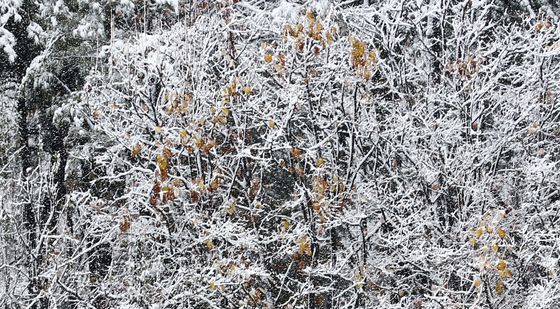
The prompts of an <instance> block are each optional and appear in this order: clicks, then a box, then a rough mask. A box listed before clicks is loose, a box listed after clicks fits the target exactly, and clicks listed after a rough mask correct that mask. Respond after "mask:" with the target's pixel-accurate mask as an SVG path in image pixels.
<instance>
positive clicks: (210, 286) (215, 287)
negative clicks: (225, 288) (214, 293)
mask: <svg viewBox="0 0 560 309" xmlns="http://www.w3.org/2000/svg"><path fill="white" fill-rule="evenodd" d="M208 288H209V289H210V290H216V289H217V288H218V285H217V284H216V282H214V281H210V283H209V284H208Z"/></svg>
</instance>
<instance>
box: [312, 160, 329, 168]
mask: <svg viewBox="0 0 560 309" xmlns="http://www.w3.org/2000/svg"><path fill="white" fill-rule="evenodd" d="M325 163H327V160H325V159H323V158H318V159H317V160H316V161H315V166H317V167H323V166H324V165H325Z"/></svg>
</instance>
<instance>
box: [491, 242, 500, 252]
mask: <svg viewBox="0 0 560 309" xmlns="http://www.w3.org/2000/svg"><path fill="white" fill-rule="evenodd" d="M492 251H494V253H498V251H500V247H499V246H498V244H496V243H494V244H493V245H492Z"/></svg>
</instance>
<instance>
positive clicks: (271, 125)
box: [268, 119, 276, 129]
mask: <svg viewBox="0 0 560 309" xmlns="http://www.w3.org/2000/svg"><path fill="white" fill-rule="evenodd" d="M268 127H269V128H271V129H275V128H276V122H274V120H272V119H270V120H268Z"/></svg>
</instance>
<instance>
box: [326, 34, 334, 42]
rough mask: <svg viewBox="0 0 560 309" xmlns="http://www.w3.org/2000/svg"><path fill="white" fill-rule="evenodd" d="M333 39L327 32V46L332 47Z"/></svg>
mask: <svg viewBox="0 0 560 309" xmlns="http://www.w3.org/2000/svg"><path fill="white" fill-rule="evenodd" d="M333 41H334V40H333V37H332V34H331V33H330V32H327V44H329V45H331V44H332V43H333Z"/></svg>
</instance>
